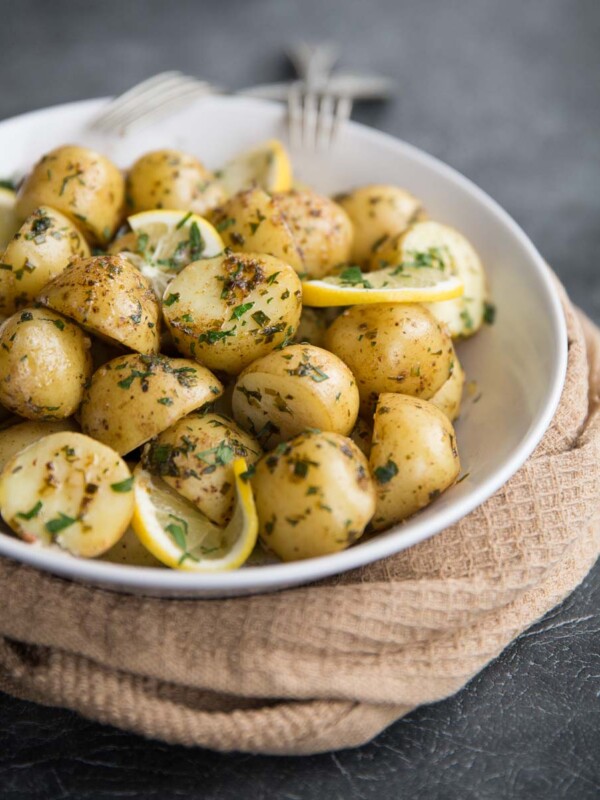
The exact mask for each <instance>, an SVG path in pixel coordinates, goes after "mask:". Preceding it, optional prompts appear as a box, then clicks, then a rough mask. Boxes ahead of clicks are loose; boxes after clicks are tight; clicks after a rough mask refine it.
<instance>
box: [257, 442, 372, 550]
mask: <svg viewBox="0 0 600 800" xmlns="http://www.w3.org/2000/svg"><path fill="white" fill-rule="evenodd" d="M252 487H253V489H254V498H255V501H256V509H257V512H258V518H259V525H260V528H259V535H260V537H261V540H262V542H263V543H264V545H265V546H266V547H267V548H268V549H269V550H271V551H272V552H274V553H275V554H276V555H277V556H279V558H281V559H282V560H283V561H296V560H298V559H304V558H316V557H318V556H323V555H327V554H329V553H336V552H338V551H339V550H344V549H345V548H346V547H348V546H349V545H351V544H353V543H354V542H355V541H356V540H357V539H359V538H360V537H361V536H362V534H363V532H364V529H365V527H366V526H367V524H368V522H369V520H370V519H371V517H372V515H373V513H374V509H375V489H374V486H373V481H372V479H371V476H370V474H369V470H368V464H367V460H366V458H365V457H364V455H363V454H362V453H361V452H360V450H359V449H358V447H357V446H356V445H355V444H354V442H352V441H351V440H350V439H347V438H346V437H345V436H340V435H339V434H336V433H320V432H315V431H307V432H305V433H303V434H301V435H300V436H297V437H296V438H295V439H292V440H291V441H290V442H285V443H282V444H280V445H278V446H277V447H276V448H275V450H272V451H271V452H270V453H267V454H266V455H264V456H263V457H262V458H261V460H260V461H259V462H258V464H257V465H256V472H255V475H254V477H253V479H252Z"/></svg>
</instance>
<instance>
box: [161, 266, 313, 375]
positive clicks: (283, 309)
mask: <svg viewBox="0 0 600 800" xmlns="http://www.w3.org/2000/svg"><path fill="white" fill-rule="evenodd" d="M301 295H302V288H301V285H300V280H299V278H298V276H297V275H296V273H295V272H294V270H293V269H292V268H291V267H290V266H288V265H287V264H284V263H283V262H282V261H279V260H278V259H276V258H273V257H272V256H268V255H257V254H251V253H230V254H229V255H223V256H216V257H215V258H207V259H204V260H203V261H196V262H194V263H193V264H190V265H189V266H187V267H185V269H184V270H182V271H181V272H180V273H179V275H177V277H176V278H175V279H174V280H173V281H172V282H171V283H170V284H169V286H168V287H167V290H166V292H165V296H164V298H163V314H164V317H165V320H166V322H167V325H168V326H169V329H170V331H171V334H172V336H173V341H174V343H175V346H176V347H177V349H178V350H179V352H181V353H183V354H184V355H187V356H190V357H191V358H195V359H196V360H197V361H199V362H200V363H201V364H204V365H205V366H207V367H209V368H210V369H218V370H222V371H223V372H227V373H229V374H231V375H236V374H237V373H239V372H241V370H242V369H243V368H244V367H246V366H247V365H248V364H250V363H251V362H252V361H254V360H255V359H257V358H260V357H261V356H264V355H266V354H267V353H270V352H271V351H272V350H274V349H275V348H276V347H279V346H281V345H283V343H284V342H286V341H290V340H291V339H292V338H293V336H294V333H295V330H296V327H297V325H298V320H299V319H300V310H301Z"/></svg>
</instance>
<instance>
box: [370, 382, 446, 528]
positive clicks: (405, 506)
mask: <svg viewBox="0 0 600 800" xmlns="http://www.w3.org/2000/svg"><path fill="white" fill-rule="evenodd" d="M370 464H371V472H372V473H373V477H374V479H375V487H376V490H377V508H376V510H375V516H374V517H373V522H372V525H373V528H374V529H375V530H382V529H383V528H389V527H390V525H394V524H395V523H397V522H400V521H401V520H403V519H406V517H410V516H411V514H414V513H415V512H416V511H418V510H419V509H421V508H424V507H425V506H427V505H429V503H431V501H432V500H435V498H436V497H438V496H439V495H440V494H441V493H442V492H443V491H445V490H446V489H447V488H448V487H449V486H451V485H452V484H453V483H454V481H455V480H456V478H457V477H458V473H459V471H460V461H459V457H458V450H457V448H456V435H455V433H454V428H453V427H452V423H451V422H450V421H449V420H448V417H446V415H445V414H443V413H442V412H441V411H440V410H439V409H438V408H436V407H435V406H434V405H432V404H431V403H429V402H427V401H426V400H420V399H418V398H416V397H408V396H407V395H402V394H391V393H387V392H386V393H384V394H382V395H380V397H379V402H378V403H377V410H376V412H375V420H374V429H373V444H372V447H371V456H370Z"/></svg>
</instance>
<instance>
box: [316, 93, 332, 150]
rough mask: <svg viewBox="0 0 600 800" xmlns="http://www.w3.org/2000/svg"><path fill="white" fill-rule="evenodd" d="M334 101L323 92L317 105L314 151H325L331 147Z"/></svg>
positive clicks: (329, 95)
mask: <svg viewBox="0 0 600 800" xmlns="http://www.w3.org/2000/svg"><path fill="white" fill-rule="evenodd" d="M334 107H335V100H334V98H333V96H332V95H331V94H328V93H327V92H325V93H324V94H323V95H322V96H321V101H320V103H319V113H318V115H317V138H316V149H317V150H325V149H327V148H328V147H330V146H331V140H332V133H333V123H334Z"/></svg>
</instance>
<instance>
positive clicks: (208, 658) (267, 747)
mask: <svg viewBox="0 0 600 800" xmlns="http://www.w3.org/2000/svg"><path fill="white" fill-rule="evenodd" d="M564 304H565V313H566V317H567V323H568V331H569V363H568V373H567V379H566V384H565V388H564V391H563V395H562V399H561V402H560V405H559V408H558V410H557V413H556V415H555V418H554V420H553V422H552V425H551V426H550V428H549V430H548V431H547V432H546V434H545V436H544V438H543V440H542V442H541V443H540V444H539V446H538V447H537V449H536V451H535V452H534V454H533V455H532V456H531V458H530V459H529V460H528V461H527V463H526V464H525V465H524V466H523V467H522V468H521V469H520V470H519V472H518V473H517V474H516V475H514V476H513V478H511V480H510V481H508V483H507V484H505V486H503V487H502V488H501V489H500V490H499V491H498V492H497V493H496V494H495V495H494V496H493V497H492V498H490V499H489V500H488V501H487V502H486V503H484V504H483V505H482V506H480V507H479V508H477V509H476V510H475V511H474V512H473V513H471V514H470V515H469V516H467V517H466V518H464V519H462V520H461V521H460V522H458V523H457V524H456V525H453V526H452V527H450V528H448V529H447V530H445V531H443V532H442V533H440V534H438V535H437V536H434V537H432V538H431V539H429V540H427V541H426V542H423V543H422V544H420V545H417V546H416V547H413V548H411V549H410V550H407V551H405V552H403V553H400V554H398V555H397V556H395V557H393V558H389V559H386V560H384V561H380V562H378V563H375V564H371V565H369V566H367V567H364V568H362V569H360V570H355V571H353V572H349V573H346V574H344V575H341V576H338V577H337V578H335V579H331V580H329V581H326V582H323V583H320V584H318V585H314V586H308V587H303V588H299V589H293V590H288V591H284V592H280V593H278V594H269V595H260V596H256V597H247V598H237V599H228V600H216V601H215V600H211V601H202V600H165V599H157V598H142V597H131V596H125V595H118V594H115V593H111V592H108V591H104V590H102V589H96V588H91V587H87V586H83V585H79V584H75V583H70V582H68V581H65V580H62V579H60V578H55V577H53V576H51V575H47V574H44V573H41V572H37V571H35V570H33V569H30V568H28V567H25V566H21V565H19V564H16V563H14V562H11V561H7V560H0V608H1V609H2V611H1V612H0V689H3V690H4V691H6V692H8V693H10V694H13V695H15V696H18V697H22V698H26V699H30V700H34V701H37V702H40V703H44V704H46V705H53V706H64V707H67V708H71V709H74V710H75V711H78V712H79V713H81V714H83V715H85V716H86V717H89V718H92V719H95V720H99V721H101V722H107V723H111V724H113V725H116V726H118V727H121V728H124V729H127V730H131V731H136V732H138V733H141V734H144V735H146V736H150V737H154V738H159V739H163V740H165V741H168V742H178V743H183V744H187V745H201V746H204V747H210V748H214V749H218V750H242V751H249V752H260V753H289V754H307V753H315V752H320V751H325V750H335V749H339V748H342V747H350V746H356V745H359V744H361V743H363V742H365V741H367V740H369V739H370V738H372V737H373V736H374V735H375V734H376V733H378V732H379V731H380V730H382V729H383V728H384V727H385V726H387V725H388V724H390V723H391V722H392V721H393V720H395V719H397V718H399V717H401V716H403V715H404V714H406V713H407V712H408V711H410V710H411V709H413V708H415V706H417V705H421V704H423V703H429V702H432V701H435V700H439V699H441V698H442V697H445V696H447V695H449V694H451V693H453V692H455V691H457V690H458V689H459V688H460V687H461V686H463V685H464V684H465V683H466V682H467V681H468V680H469V679H470V678H471V677H472V676H473V675H474V674H475V673H477V672H478V671H479V670H481V669H482V667H483V666H485V664H487V663H488V662H489V661H490V660H491V659H492V658H494V657H495V656H497V655H498V654H499V653H500V652H501V651H502V649H503V648H504V647H506V645H507V644H508V643H509V642H510V641H511V640H512V639H513V638H514V637H515V636H517V635H518V634H519V633H520V632H521V631H523V630H524V629H525V628H527V627H528V626H529V625H531V623H533V622H534V621H535V620H536V619H538V618H539V617H540V616H541V615H542V614H544V613H545V612H546V611H548V610H549V609H550V608H552V607H553V606H555V605H556V604H557V603H558V602H560V600H562V599H563V598H564V597H565V596H566V595H567V594H568V593H569V592H570V591H571V590H572V589H573V588H574V587H575V586H576V585H577V584H578V583H579V582H580V581H581V580H582V579H583V577H584V576H585V574H586V573H587V572H588V570H589V569H590V568H591V566H592V565H593V563H594V561H595V559H596V557H597V555H598V552H599V551H600V537H599V535H598V531H599V530H600V525H599V524H598V522H599V520H598V515H599V510H600V509H599V502H598V498H599V497H600V416H599V414H598V408H599V401H598V397H599V394H600V332H599V331H598V329H596V328H595V327H594V326H593V325H592V324H591V323H590V322H589V320H587V319H586V318H585V317H584V316H583V315H582V314H580V313H578V312H576V311H575V310H574V309H573V308H572V307H571V306H570V305H569V303H568V301H567V300H566V298H565V301H564Z"/></svg>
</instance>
